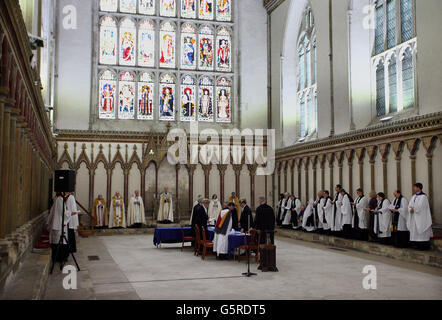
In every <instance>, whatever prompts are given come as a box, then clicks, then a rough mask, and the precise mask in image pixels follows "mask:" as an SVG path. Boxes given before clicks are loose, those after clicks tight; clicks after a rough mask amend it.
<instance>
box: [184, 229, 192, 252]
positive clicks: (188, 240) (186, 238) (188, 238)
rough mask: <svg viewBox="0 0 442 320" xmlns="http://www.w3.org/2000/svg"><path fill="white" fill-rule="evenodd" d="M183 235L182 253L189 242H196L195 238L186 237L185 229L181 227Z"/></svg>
mask: <svg viewBox="0 0 442 320" xmlns="http://www.w3.org/2000/svg"><path fill="white" fill-rule="evenodd" d="M181 233H182V235H183V245H182V247H181V251H183V250H184V244H185V243H187V242H194V241H195V237H186V236H185V235H184V228H183V227H181ZM189 248H192V247H189Z"/></svg>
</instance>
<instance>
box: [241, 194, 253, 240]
mask: <svg viewBox="0 0 442 320" xmlns="http://www.w3.org/2000/svg"><path fill="white" fill-rule="evenodd" d="M240 206H241V220H240V221H239V224H240V228H241V232H244V233H247V232H249V229H251V228H253V215H252V210H250V208H249V206H248V205H247V200H246V199H241V201H240Z"/></svg>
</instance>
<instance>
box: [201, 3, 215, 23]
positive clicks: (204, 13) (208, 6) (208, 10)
mask: <svg viewBox="0 0 442 320" xmlns="http://www.w3.org/2000/svg"><path fill="white" fill-rule="evenodd" d="M213 1H214V0H199V2H200V6H199V8H200V14H199V18H200V19H203V20H213Z"/></svg>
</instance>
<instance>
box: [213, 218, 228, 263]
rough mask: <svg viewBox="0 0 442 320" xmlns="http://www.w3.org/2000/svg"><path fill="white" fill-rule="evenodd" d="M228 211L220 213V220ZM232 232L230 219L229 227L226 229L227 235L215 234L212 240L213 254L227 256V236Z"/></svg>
mask: <svg viewBox="0 0 442 320" xmlns="http://www.w3.org/2000/svg"><path fill="white" fill-rule="evenodd" d="M229 211H230V210H229V209H225V210H222V211H221V213H220V216H221V219H222V218H224V216H225V215H226V214H228V213H229ZM231 232H232V218H230V221H229V226H228V227H227V233H226V234H225V235H223V234H217V233H216V232H215V236H214V238H213V252H216V253H217V255H220V254H228V253H229V252H228V251H229V234H230V233H231Z"/></svg>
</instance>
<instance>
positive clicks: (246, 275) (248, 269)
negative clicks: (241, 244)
mask: <svg viewBox="0 0 442 320" xmlns="http://www.w3.org/2000/svg"><path fill="white" fill-rule="evenodd" d="M248 227H249V231H248V232H247V233H246V237H247V236H250V237H251V234H250V216H249V225H248ZM251 240H252V239H251V238H250V240H249V241H248V243H249V245H248V246H247V272H244V273H243V274H242V275H243V276H244V277H247V278H250V277H252V276H257V275H258V274H256V273H252V272H250V241H251Z"/></svg>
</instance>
